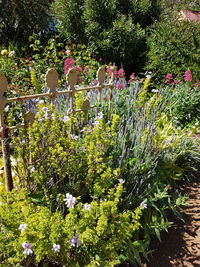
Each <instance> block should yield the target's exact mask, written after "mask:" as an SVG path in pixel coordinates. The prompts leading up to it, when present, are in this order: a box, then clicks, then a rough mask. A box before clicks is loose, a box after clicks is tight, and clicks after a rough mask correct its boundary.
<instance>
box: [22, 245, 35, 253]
mask: <svg viewBox="0 0 200 267" xmlns="http://www.w3.org/2000/svg"><path fill="white" fill-rule="evenodd" d="M22 247H23V248H24V252H23V254H26V255H30V254H32V253H33V251H32V249H31V248H32V244H31V243H23V244H22Z"/></svg>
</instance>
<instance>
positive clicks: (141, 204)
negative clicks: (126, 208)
mask: <svg viewBox="0 0 200 267" xmlns="http://www.w3.org/2000/svg"><path fill="white" fill-rule="evenodd" d="M140 206H141V207H142V208H143V209H146V208H147V203H146V200H144V201H142V202H141V203H140Z"/></svg>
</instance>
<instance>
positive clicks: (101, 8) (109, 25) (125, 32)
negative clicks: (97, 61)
mask: <svg viewBox="0 0 200 267" xmlns="http://www.w3.org/2000/svg"><path fill="white" fill-rule="evenodd" d="M61 6H62V8H60V7H61ZM52 12H53V14H54V16H55V18H56V21H57V25H58V29H59V30H60V31H61V33H62V34H64V36H65V37H66V38H67V40H68V41H70V42H75V43H81V44H88V45H89V48H90V51H91V52H92V53H95V54H97V56H98V57H102V58H103V59H104V60H105V62H107V63H108V62H110V61H112V62H115V63H116V64H117V65H119V66H120V65H121V64H123V66H125V68H129V69H130V67H131V66H133V65H134V66H135V68H136V66H137V69H139V68H140V67H141V65H142V63H144V61H145V57H144V51H145V49H146V46H145V31H144V29H145V28H146V27H147V26H149V25H151V24H152V23H153V21H154V20H155V18H157V17H158V16H159V1H151V0H142V1H139V2H138V1H130V0H125V1H121V0H112V1H105V0H101V1H96V0H85V1H83V0H81V1H80V0H79V1H77V0H71V1H66V0H56V1H55V2H54V3H53V5H52ZM74 24H75V25H77V26H74ZM129 71H130V70H129Z"/></svg>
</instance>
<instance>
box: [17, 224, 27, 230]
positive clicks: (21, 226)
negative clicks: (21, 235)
mask: <svg viewBox="0 0 200 267" xmlns="http://www.w3.org/2000/svg"><path fill="white" fill-rule="evenodd" d="M26 226H27V224H26V223H22V224H20V226H19V228H18V229H19V230H20V231H21V232H22V231H24V230H25V229H26Z"/></svg>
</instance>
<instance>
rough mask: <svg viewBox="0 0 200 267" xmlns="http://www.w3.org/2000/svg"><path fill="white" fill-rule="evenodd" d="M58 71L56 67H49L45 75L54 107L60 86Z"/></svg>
mask: <svg viewBox="0 0 200 267" xmlns="http://www.w3.org/2000/svg"><path fill="white" fill-rule="evenodd" d="M58 80H59V76H58V72H57V70H56V69H49V70H48V71H47V73H46V75H45V82H46V86H47V88H49V93H51V105H52V108H53V107H54V105H55V97H56V88H57V87H58Z"/></svg>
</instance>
